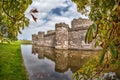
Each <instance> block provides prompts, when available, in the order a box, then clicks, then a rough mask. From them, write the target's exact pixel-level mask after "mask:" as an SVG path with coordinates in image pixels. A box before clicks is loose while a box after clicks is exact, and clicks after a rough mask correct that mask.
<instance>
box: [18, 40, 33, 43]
mask: <svg viewBox="0 0 120 80" xmlns="http://www.w3.org/2000/svg"><path fill="white" fill-rule="evenodd" d="M20 42H21V44H32V41H31V40H20Z"/></svg>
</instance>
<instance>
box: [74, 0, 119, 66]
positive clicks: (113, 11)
mask: <svg viewBox="0 0 120 80" xmlns="http://www.w3.org/2000/svg"><path fill="white" fill-rule="evenodd" d="M72 1H73V2H75V3H76V4H77V9H78V11H79V12H81V13H82V14H88V16H89V19H90V20H91V21H93V24H92V25H91V26H90V27H89V29H88V31H87V33H86V38H85V42H86V43H90V42H92V41H93V40H94V41H95V47H96V46H101V47H102V48H103V51H102V53H101V55H100V57H99V63H100V64H102V63H103V62H104V60H105V58H106V57H105V56H108V55H112V57H113V58H114V59H115V62H116V61H117V58H118V56H119V53H120V51H119V50H120V0H72ZM89 9H90V10H89ZM107 62H108V61H107ZM104 64H105V63H104Z"/></svg>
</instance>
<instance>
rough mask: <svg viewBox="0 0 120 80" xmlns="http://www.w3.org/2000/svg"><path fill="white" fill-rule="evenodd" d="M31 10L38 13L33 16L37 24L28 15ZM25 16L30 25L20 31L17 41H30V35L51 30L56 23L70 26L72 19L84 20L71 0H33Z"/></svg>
mask: <svg viewBox="0 0 120 80" xmlns="http://www.w3.org/2000/svg"><path fill="white" fill-rule="evenodd" d="M31 9H37V10H38V11H39V13H36V14H34V16H35V17H37V22H35V21H34V20H33V19H32V17H31V15H30V13H29V12H30V10H31ZM25 15H26V17H27V18H28V19H29V20H30V24H29V27H28V28H25V29H24V30H23V31H22V34H19V36H18V38H19V39H31V35H32V34H34V33H37V32H39V31H47V30H53V29H55V24H56V23H60V22H65V23H67V24H69V25H71V21H72V20H73V19H74V18H79V17H84V18H86V17H85V16H82V15H81V14H80V13H78V12H77V8H76V5H75V4H74V3H73V2H72V1H71V0H54V1H53V0H33V2H32V4H31V5H30V6H29V7H28V9H27V10H26V12H25Z"/></svg>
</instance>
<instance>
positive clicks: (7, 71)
mask: <svg viewBox="0 0 120 80" xmlns="http://www.w3.org/2000/svg"><path fill="white" fill-rule="evenodd" d="M0 80H28V76H27V71H26V70H25V66H24V64H23V59H22V54H21V48H20V43H19V42H14V43H11V44H7V43H3V44H0Z"/></svg>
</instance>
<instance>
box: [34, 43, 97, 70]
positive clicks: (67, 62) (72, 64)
mask: <svg viewBox="0 0 120 80" xmlns="http://www.w3.org/2000/svg"><path fill="white" fill-rule="evenodd" d="M32 53H33V54H36V53H37V54H38V58H39V59H44V58H45V57H46V58H48V59H50V60H52V61H54V62H55V70H56V71H57V72H65V71H67V70H68V68H70V69H71V71H72V72H75V71H77V70H78V69H79V68H80V67H82V65H83V64H84V63H85V62H86V61H87V60H88V59H89V58H90V56H93V55H94V56H95V54H97V53H98V51H76V50H56V49H54V48H50V47H38V46H36V45H32Z"/></svg>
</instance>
